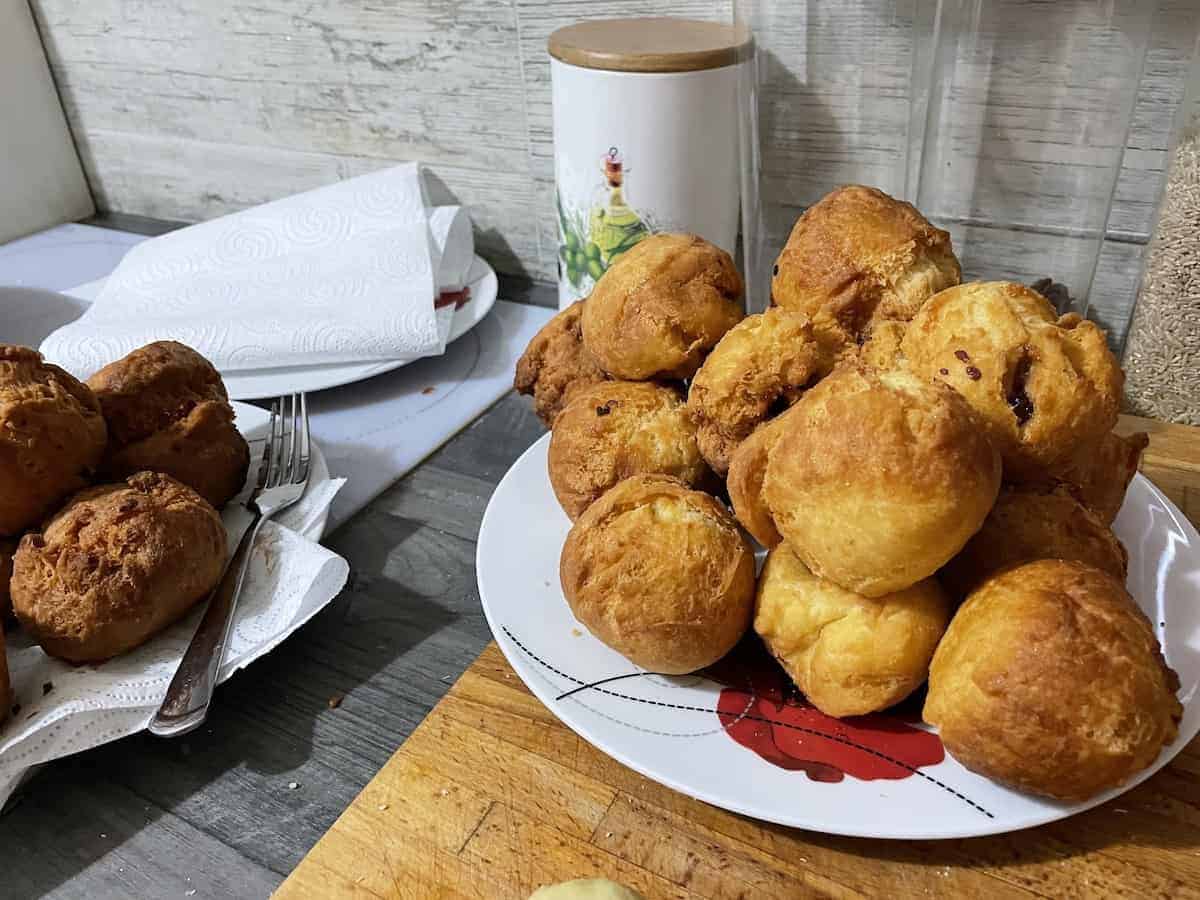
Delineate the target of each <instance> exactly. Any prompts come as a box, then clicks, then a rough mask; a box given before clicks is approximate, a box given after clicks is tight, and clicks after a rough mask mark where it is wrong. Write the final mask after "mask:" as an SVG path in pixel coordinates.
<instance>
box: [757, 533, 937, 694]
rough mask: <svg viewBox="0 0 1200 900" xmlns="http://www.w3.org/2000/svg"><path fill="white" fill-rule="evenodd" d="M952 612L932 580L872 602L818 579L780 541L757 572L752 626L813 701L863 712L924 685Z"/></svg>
mask: <svg viewBox="0 0 1200 900" xmlns="http://www.w3.org/2000/svg"><path fill="white" fill-rule="evenodd" d="M950 613H951V603H950V599H949V598H948V597H947V596H946V594H945V593H944V592H943V591H942V589H941V587H940V586H939V585H938V583H937V581H936V580H935V579H933V578H926V579H925V580H923V581H918V582H917V583H916V584H914V585H912V586H911V587H907V588H904V589H903V590H900V591H896V592H895V593H894V594H885V595H884V596H882V597H878V598H876V599H871V598H869V597H863V596H862V595H861V594H855V593H852V592H851V591H847V590H845V589H843V588H840V587H838V586H837V585H836V584H834V583H833V582H831V581H825V580H824V579H822V578H818V577H817V576H816V575H814V574H812V572H810V571H809V570H808V568H807V567H806V566H805V565H804V563H802V562H801V561H800V560H799V559H797V558H796V554H794V553H793V552H792V551H791V549H789V548H788V546H787V544H783V545H781V546H779V547H776V548H775V549H774V550H772V551H771V553H770V554H769V555H768V556H767V563H766V565H765V566H764V567H763V571H762V575H761V576H760V577H759V580H758V594H757V597H756V599H755V608H754V630H755V631H756V632H758V635H759V637H761V638H762V639H763V643H764V644H766V645H767V649H768V650H770V651H771V655H772V656H774V657H775V658H776V659H777V660H779V663H780V665H782V666H783V668H784V670H785V671H786V672H787V673H788V675H789V676H791V679H792V681H794V682H796V687H798V688H799V689H800V690H801V692H802V693H803V694H804V696H805V697H807V698H808V701H809V702H810V703H811V704H812V705H813V706H815V707H816V708H817V709H819V710H821V712H823V713H825V714H826V715H829V716H839V717H840V716H861V715H866V714H867V713H872V712H877V711H878V710H881V709H887V708H888V707H889V706H894V705H895V704H897V703H899V702H900V701H901V700H903V699H904V698H905V697H907V696H908V695H909V694H911V693H912V692H913V691H915V690H916V689H917V688H918V687H920V686H921V685H922V684H923V683H924V682H925V678H926V677H927V676H928V674H929V660H930V659H932V657H933V651H934V648H936V647H937V644H938V641H939V640H941V637H942V633H943V632H945V630H946V626H947V625H948V624H949V622H950Z"/></svg>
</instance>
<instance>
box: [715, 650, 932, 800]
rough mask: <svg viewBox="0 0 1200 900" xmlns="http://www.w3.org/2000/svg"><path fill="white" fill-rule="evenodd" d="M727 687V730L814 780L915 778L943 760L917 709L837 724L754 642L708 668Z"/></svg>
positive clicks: (723, 715) (720, 706)
mask: <svg viewBox="0 0 1200 900" xmlns="http://www.w3.org/2000/svg"><path fill="white" fill-rule="evenodd" d="M704 674H705V675H706V676H707V677H709V678H711V679H712V680H713V681H716V682H717V683H718V684H722V685H724V686H725V687H724V689H723V690H722V691H721V697H720V700H719V701H718V703H717V717H718V718H719V719H720V722H721V725H722V726H723V727H724V729H725V733H726V734H728V735H729V736H730V737H731V738H733V739H734V740H735V741H737V743H739V744H741V745H742V746H743V747H745V748H746V749H748V750H751V751H753V752H754V753H756V754H757V755H758V756H760V757H761V758H762V759H764V760H766V761H767V762H769V763H771V764H772V765H774V766H778V767H779V768H781V769H787V770H788V771H792V772H797V771H802V772H804V773H805V774H806V775H808V777H809V778H810V779H812V780H813V781H823V782H838V781H841V780H842V779H843V778H844V777H845V776H846V775H852V776H854V777H855V778H860V779H862V780H864V781H873V780H875V779H878V778H886V779H899V778H909V777H911V776H912V775H913V774H914V773H915V771H916V770H917V769H919V768H920V767H921V766H932V765H937V764H938V763H940V762H941V761H942V760H943V759H944V758H945V751H944V749H943V748H942V742H941V739H940V738H939V737H938V736H937V735H936V734H933V733H932V732H928V731H924V730H923V729H921V728H918V727H916V726H915V725H914V724H913V723H914V722H919V721H920V717H919V714H918V711H919V707H914V706H913V705H911V704H902V705H901V706H900V707H897V708H896V709H894V710H891V711H889V712H887V713H875V714H872V715H869V716H855V717H853V718H848V719H835V718H833V717H832V716H827V715H825V714H824V713H822V712H820V711H819V710H817V709H815V708H813V707H812V706H811V705H809V704H808V703H807V702H805V700H804V699H803V697H801V696H800V695H799V694H798V693H797V692H796V689H795V687H794V686H793V685H792V683H791V680H790V679H789V678H788V676H787V674H786V673H785V672H784V671H783V669H781V668H780V667H779V664H778V663H777V662H775V660H774V659H772V658H771V657H770V655H769V654H768V653H767V652H766V650H765V649H764V648H763V646H762V643H761V642H760V641H758V640H757V638H753V637H750V638H747V639H746V640H745V641H743V642H742V643H741V644H739V645H738V647H736V648H735V649H734V650H733V652H732V653H730V654H729V655H728V656H726V657H725V658H724V659H722V660H721V661H719V662H717V663H716V664H715V665H713V666H710V667H709V668H708V669H707V670H705V672H704Z"/></svg>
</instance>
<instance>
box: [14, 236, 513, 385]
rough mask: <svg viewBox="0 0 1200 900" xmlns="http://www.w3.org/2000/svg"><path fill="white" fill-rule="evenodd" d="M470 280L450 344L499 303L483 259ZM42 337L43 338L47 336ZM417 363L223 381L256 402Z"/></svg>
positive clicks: (296, 370) (86, 290)
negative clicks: (466, 297)
mask: <svg viewBox="0 0 1200 900" xmlns="http://www.w3.org/2000/svg"><path fill="white" fill-rule="evenodd" d="M467 277H468V282H467V289H468V291H469V292H470V297H469V299H468V300H467V302H466V303H464V304H463V305H462V306H461V307H459V308H458V309H456V310H455V311H454V321H453V324H452V325H451V326H450V336H449V338H448V339H447V343H450V342H453V341H456V340H458V339H459V338H460V337H462V336H463V335H464V334H466V333H467V332H468V331H470V330H471V329H472V328H474V327H475V326H476V325H478V324H479V323H480V322H481V321H482V320H483V317H484V316H486V315H487V314H488V313H489V312H490V311H491V309H492V306H494V305H495V303H496V296H497V294H498V293H499V282H498V280H497V279H496V273H495V271H494V270H493V269H492V267H491V266H490V265H488V264H487V262H486V261H485V260H484V259H483V258H482V257H479V256H476V257H475V261H474V262H473V263H471V271H470V273H468V276H467ZM103 284H104V281H103V279H101V280H100V281H93V282H89V283H88V284H82V285H80V286H79V287H76V288H72V289H71V290H69V291H66V293H67V294H68V295H69V296H71V297H76V298H79V299H82V300H86V301H88V302H90V301H92V300H94V299H95V298H96V295H97V294H98V293H99V292H100V288H101V287H102V286H103ZM80 312H82V310H80ZM79 314H80V313H79V312H77V313H75V315H74V316H71V317H70V318H68V319H66V320H64V321H61V322H57V323H55V324H54V327H53V328H50V329H48V330H47V331H46V334H49V333H50V331H53V330H54V328H57V327H60V326H62V325H65V324H66V323H67V322H68V321H72V320H73V319H74V318H77V317H78V315H79ZM42 337H43V338H44V337H45V335H42ZM38 343H40V341H39V342H38ZM30 346H34V347H36V346H38V344H37V343H31V344H30ZM416 361H417V360H412V359H402V360H384V361H382V362H365V363H336V364H334V365H328V366H287V367H283V368H279V369H259V370H256V371H253V372H222V373H221V378H222V380H224V382H225V388H226V390H227V391H229V396H230V398H231V399H233V400H254V399H259V398H263V397H278V396H280V395H282V394H294V393H300V392H302V391H303V392H308V393H312V392H313V391H323V390H326V389H327V388H333V387H340V386H341V385H343V384H353V383H354V382H356V381H362V380H363V379H364V378H371V377H373V376H375V375H382V374H383V373H384V372H391V371H392V370H393V369H399V368H400V367H401V366H406V365H408V364H409V363H411V362H416Z"/></svg>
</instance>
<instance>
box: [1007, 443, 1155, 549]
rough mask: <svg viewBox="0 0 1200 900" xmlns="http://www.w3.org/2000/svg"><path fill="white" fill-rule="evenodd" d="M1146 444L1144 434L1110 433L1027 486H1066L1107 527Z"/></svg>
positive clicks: (1087, 445) (1077, 451)
mask: <svg viewBox="0 0 1200 900" xmlns="http://www.w3.org/2000/svg"><path fill="white" fill-rule="evenodd" d="M1149 444H1150V437H1149V435H1147V434H1146V433H1145V432H1139V433H1137V434H1131V435H1129V436H1128V437H1122V436H1121V435H1119V434H1117V433H1116V432H1113V431H1110V432H1109V433H1108V434H1106V435H1104V437H1102V438H1100V440H1098V441H1095V442H1092V443H1087V444H1083V445H1081V446H1080V447H1079V449H1078V450H1076V451H1075V452H1074V453H1072V454H1071V455H1070V456H1069V457H1068V458H1067V460H1066V461H1065V462H1062V463H1060V464H1058V465H1056V466H1054V467H1053V468H1051V469H1048V470H1046V471H1045V472H1043V473H1041V474H1040V475H1034V476H1033V477H1032V478H1030V479H1029V483H1031V484H1034V485H1042V486H1043V487H1046V486H1053V485H1054V484H1056V483H1061V484H1065V485H1067V486H1068V487H1069V488H1070V489H1071V491H1072V492H1073V493H1074V494H1075V495H1076V496H1077V497H1078V498H1079V500H1080V502H1082V503H1083V505H1084V506H1086V507H1087V508H1088V509H1090V510H1091V511H1092V512H1094V513H1095V514H1096V515H1097V516H1098V517H1099V518H1100V521H1102V522H1103V523H1104V524H1105V525H1111V524H1112V523H1113V521H1114V520H1115V519H1116V518H1117V513H1118V512H1120V510H1121V504H1122V503H1124V502H1125V491H1126V490H1128V488H1129V482H1131V481H1132V480H1133V476H1134V475H1135V474H1137V470H1138V465H1139V464H1140V463H1141V460H1142V452H1143V451H1144V450H1145V449H1146V447H1147V446H1148V445H1149ZM1102 568H1103V567H1102Z"/></svg>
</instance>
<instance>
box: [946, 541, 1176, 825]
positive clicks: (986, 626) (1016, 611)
mask: <svg viewBox="0 0 1200 900" xmlns="http://www.w3.org/2000/svg"><path fill="white" fill-rule="evenodd" d="M1178 689H1179V678H1178V677H1177V676H1176V674H1175V673H1174V672H1173V671H1172V670H1171V669H1170V668H1169V667H1168V666H1167V664H1166V662H1165V661H1164V660H1163V656H1162V652H1161V650H1160V648H1159V645H1158V641H1157V640H1156V639H1155V636H1154V631H1153V629H1152V628H1151V627H1150V622H1149V621H1147V619H1146V616H1145V615H1144V614H1143V613H1142V611H1141V610H1140V609H1138V607H1137V604H1136V603H1134V601H1133V598H1132V597H1130V596H1129V594H1127V593H1126V592H1125V589H1124V588H1123V587H1121V585H1120V584H1118V583H1117V582H1116V581H1115V580H1114V579H1113V578H1112V577H1111V576H1109V575H1106V574H1105V573H1103V572H1101V571H1100V570H1099V569H1095V568H1093V567H1091V566H1088V565H1086V564H1084V563H1080V562H1066V561H1063V560H1039V561H1037V562H1032V563H1027V564H1025V565H1023V566H1018V567H1017V568H1014V569H1008V570H1006V571H1004V572H1001V573H1000V574H998V575H995V576H993V577H992V578H990V579H989V580H987V581H985V582H984V583H983V584H982V585H981V586H980V587H979V588H978V589H977V590H976V591H975V592H974V593H973V594H971V596H970V597H969V598H968V599H967V602H966V603H965V604H964V605H963V607H962V608H961V609H960V610H959V611H958V614H957V615H955V617H954V620H953V621H952V622H951V623H950V627H949V629H948V630H947V631H946V635H945V637H943V638H942V642H941V644H939V645H938V649H937V652H936V653H935V654H934V657H933V665H932V666H931V668H930V672H929V696H928V698H927V699H926V701H925V713H924V717H925V721H927V722H929V723H930V724H932V725H936V726H937V727H938V728H939V730H940V731H941V737H942V743H943V744H945V745H946V749H947V750H948V751H949V752H950V753H951V754H952V755H953V756H954V758H955V759H957V760H958V761H959V762H960V763H962V764H963V765H964V766H966V767H967V768H968V769H970V770H971V771H973V772H978V773H980V774H981V775H986V776H987V777H988V778H994V779H995V780H997V781H1000V782H1002V783H1004V784H1007V785H1010V786H1012V787H1015V788H1017V789H1019V790H1023V791H1029V792H1031V793H1035V794H1044V795H1046V796H1048V797H1054V798H1057V799H1059V800H1068V801H1080V800H1086V799H1088V798H1089V797H1094V796H1095V795H1096V794H1098V793H1100V792H1101V791H1105V790H1108V789H1109V788H1114V787H1117V786H1118V785H1121V784H1123V783H1125V782H1126V781H1128V780H1129V779H1130V778H1131V777H1133V776H1134V775H1136V774H1137V773H1138V772H1140V771H1141V770H1142V769H1144V768H1146V767H1147V766H1148V765H1150V764H1151V763H1152V762H1154V760H1155V759H1156V758H1157V757H1158V754H1159V751H1160V750H1161V749H1162V748H1163V747H1164V746H1165V745H1167V744H1169V743H1171V742H1172V741H1173V740H1175V736H1176V734H1177V732H1178V725H1179V719H1180V716H1181V715H1182V712H1183V707H1182V706H1181V705H1180V703H1179V700H1178V699H1177V698H1176V696H1175V692H1176V691H1177V690H1178Z"/></svg>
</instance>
